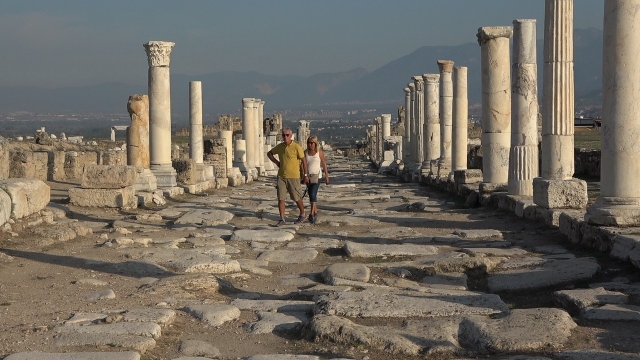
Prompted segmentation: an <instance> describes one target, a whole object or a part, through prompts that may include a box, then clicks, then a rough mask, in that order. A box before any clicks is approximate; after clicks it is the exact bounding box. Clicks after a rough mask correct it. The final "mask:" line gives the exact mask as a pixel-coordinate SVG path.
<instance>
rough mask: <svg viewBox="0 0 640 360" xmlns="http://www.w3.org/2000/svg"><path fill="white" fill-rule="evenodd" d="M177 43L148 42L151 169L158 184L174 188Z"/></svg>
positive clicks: (146, 47)
mask: <svg viewBox="0 0 640 360" xmlns="http://www.w3.org/2000/svg"><path fill="white" fill-rule="evenodd" d="M174 45H175V43H173V42H167V41H149V42H148V43H146V44H144V48H145V51H146V53H147V60H148V63H149V82H148V85H149V144H150V151H149V153H150V154H149V155H150V163H151V171H152V172H153V174H154V175H155V176H156V179H157V180H158V187H161V188H174V187H175V186H176V171H175V170H174V169H173V167H172V165H171V83H170V70H169V63H170V61H171V50H172V48H173V46H174Z"/></svg>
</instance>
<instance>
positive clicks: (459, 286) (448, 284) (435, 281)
mask: <svg viewBox="0 0 640 360" xmlns="http://www.w3.org/2000/svg"><path fill="white" fill-rule="evenodd" d="M420 282H421V283H422V284H424V285H425V286H427V287H434V288H441V289H452V290H467V275H466V274H465V273H457V272H456V273H447V274H436V275H431V276H425V277H423V278H422V279H421V280H420Z"/></svg>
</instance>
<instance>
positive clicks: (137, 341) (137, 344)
mask: <svg viewBox="0 0 640 360" xmlns="http://www.w3.org/2000/svg"><path fill="white" fill-rule="evenodd" d="M53 343H54V344H55V345H56V346H59V347H66V346H108V347H116V348H123V349H131V350H135V351H137V352H139V353H143V354H144V353H145V352H146V351H147V350H150V349H153V348H154V347H155V346H156V341H155V340H154V339H153V338H150V337H147V336H138V335H114V334H109V335H107V334H88V333H75V332H74V333H61V334H59V335H58V336H56V337H55V339H54V341H53Z"/></svg>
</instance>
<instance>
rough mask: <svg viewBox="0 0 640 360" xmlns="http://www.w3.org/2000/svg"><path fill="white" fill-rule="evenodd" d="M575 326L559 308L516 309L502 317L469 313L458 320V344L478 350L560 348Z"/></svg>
mask: <svg viewBox="0 0 640 360" xmlns="http://www.w3.org/2000/svg"><path fill="white" fill-rule="evenodd" d="M575 327H577V325H576V323H575V322H573V320H572V319H571V316H569V314H567V313H566V312H565V311H563V310H559V309H549V308H535V309H516V310H512V311H511V313H510V314H509V315H507V316H505V317H501V318H498V319H487V318H486V317H482V318H481V317H469V318H466V319H464V320H463V321H462V323H461V324H460V331H459V338H458V340H459V341H460V345H462V346H463V347H465V348H468V349H470V350H473V351H477V352H480V353H494V352H533V351H539V350H542V349H545V350H549V349H560V348H562V346H563V344H564V343H565V342H566V341H567V340H568V339H569V336H571V329H573V328H575Z"/></svg>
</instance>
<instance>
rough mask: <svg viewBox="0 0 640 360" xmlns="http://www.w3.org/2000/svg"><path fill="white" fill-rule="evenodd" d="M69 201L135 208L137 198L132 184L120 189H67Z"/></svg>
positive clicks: (78, 203) (72, 202) (80, 203)
mask: <svg viewBox="0 0 640 360" xmlns="http://www.w3.org/2000/svg"><path fill="white" fill-rule="evenodd" d="M69 202H70V203H71V204H73V205H77V206H87V207H110V208H123V209H135V208H137V207H138V198H137V197H136V191H135V190H134V188H133V186H128V187H125V188H121V189H83V188H71V189H69Z"/></svg>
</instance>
